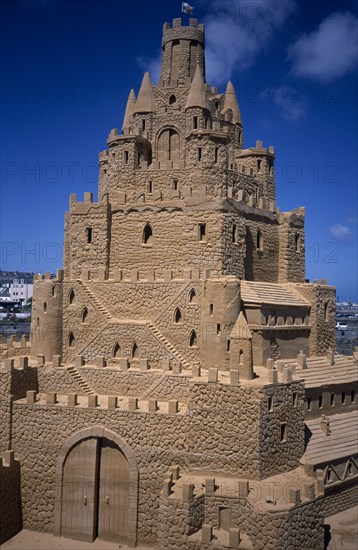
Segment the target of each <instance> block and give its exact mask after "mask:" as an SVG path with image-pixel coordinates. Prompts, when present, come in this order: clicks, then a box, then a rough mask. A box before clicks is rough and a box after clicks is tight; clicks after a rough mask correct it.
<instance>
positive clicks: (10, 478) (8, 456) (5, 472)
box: [0, 451, 22, 544]
mask: <svg viewBox="0 0 358 550" xmlns="http://www.w3.org/2000/svg"><path fill="white" fill-rule="evenodd" d="M0 495H1V498H0V518H1V521H0V544H3V543H4V542H6V541H7V540H8V539H9V538H11V537H13V536H14V535H16V533H18V532H19V531H21V529H22V512H21V495H20V463H19V462H18V460H15V457H14V451H6V452H4V453H3V454H2V456H1V457H0Z"/></svg>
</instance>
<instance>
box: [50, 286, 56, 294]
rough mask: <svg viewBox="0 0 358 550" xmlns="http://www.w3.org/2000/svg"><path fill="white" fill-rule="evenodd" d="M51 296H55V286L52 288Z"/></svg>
mask: <svg viewBox="0 0 358 550" xmlns="http://www.w3.org/2000/svg"><path fill="white" fill-rule="evenodd" d="M51 296H55V287H54V286H53V287H52V288H51Z"/></svg>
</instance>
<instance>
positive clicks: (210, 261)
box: [110, 209, 222, 274]
mask: <svg viewBox="0 0 358 550" xmlns="http://www.w3.org/2000/svg"><path fill="white" fill-rule="evenodd" d="M112 220H113V226H112V239H111V264H110V272H111V273H113V271H114V270H115V269H118V268H120V269H132V268H136V269H140V270H145V269H156V270H163V271H164V270H165V269H170V268H172V266H173V260H174V259H175V269H176V270H177V272H178V271H179V272H180V271H181V270H184V269H187V268H190V267H192V268H197V269H209V270H211V271H212V273H213V274H215V273H218V267H219V266H220V264H222V248H221V234H222V216H221V215H220V214H219V213H215V212H210V211H207V210H204V209H203V210H192V211H187V212H185V213H184V212H183V211H181V210H176V209H175V210H174V209H173V211H169V210H162V211H159V212H158V211H154V210H152V211H146V212H143V211H138V210H137V211H134V210H131V211H128V212H126V213H125V212H116V213H113V217H112ZM146 223H149V224H150V225H151V227H152V230H153V237H152V241H151V242H150V243H148V244H144V243H143V230H144V227H145V224H146ZM199 224H206V235H205V237H203V239H202V240H200V234H199V231H200V228H199Z"/></svg>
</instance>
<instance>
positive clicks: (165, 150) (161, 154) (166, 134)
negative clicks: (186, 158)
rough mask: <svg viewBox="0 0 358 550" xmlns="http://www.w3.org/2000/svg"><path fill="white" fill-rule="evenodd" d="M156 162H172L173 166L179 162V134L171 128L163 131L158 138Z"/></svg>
mask: <svg viewBox="0 0 358 550" xmlns="http://www.w3.org/2000/svg"><path fill="white" fill-rule="evenodd" d="M157 151H158V160H159V162H162V163H165V162H166V161H167V160H172V161H173V165H174V166H178V163H179V160H180V139H179V134H178V132H177V131H176V130H174V129H173V128H167V129H166V130H163V131H162V132H161V133H160V135H159V137H158V145H157Z"/></svg>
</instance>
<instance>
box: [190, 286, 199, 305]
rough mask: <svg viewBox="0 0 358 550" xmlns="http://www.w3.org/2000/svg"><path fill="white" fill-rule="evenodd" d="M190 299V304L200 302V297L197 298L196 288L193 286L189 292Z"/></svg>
mask: <svg viewBox="0 0 358 550" xmlns="http://www.w3.org/2000/svg"><path fill="white" fill-rule="evenodd" d="M188 301H189V304H197V303H198V299H197V296H196V292H195V290H194V288H192V289H191V291H190V292H189V294H188Z"/></svg>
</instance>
